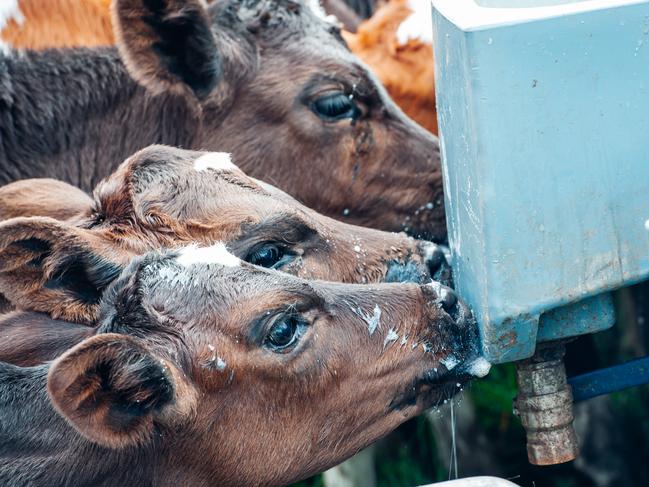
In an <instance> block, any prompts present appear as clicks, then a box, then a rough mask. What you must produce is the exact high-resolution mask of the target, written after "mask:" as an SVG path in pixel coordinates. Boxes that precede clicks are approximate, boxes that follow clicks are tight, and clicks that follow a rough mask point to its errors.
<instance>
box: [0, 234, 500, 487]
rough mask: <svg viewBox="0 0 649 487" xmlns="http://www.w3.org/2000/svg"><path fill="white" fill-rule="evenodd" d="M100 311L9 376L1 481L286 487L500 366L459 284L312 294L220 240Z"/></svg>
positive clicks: (138, 264)
mask: <svg viewBox="0 0 649 487" xmlns="http://www.w3.org/2000/svg"><path fill="white" fill-rule="evenodd" d="M100 307H101V313H100V315H99V320H98V326H97V328H96V330H95V331H94V333H93V336H91V337H89V338H86V339H85V340H83V341H82V342H81V343H79V344H78V345H77V346H75V347H74V348H72V349H70V350H68V351H67V352H66V353H64V354H63V355H62V356H61V357H59V358H58V359H57V360H55V361H54V362H53V363H52V364H51V365H49V364H45V365H40V366H37V367H32V368H20V367H16V366H12V365H8V364H4V363H3V364H0V415H1V416H2V418H3V421H2V422H0V483H2V485H8V486H15V485H32V486H44V485H116V486H117V485H120V486H121V485H159V486H167V485H169V486H171V485H173V486H176V485H192V486H198V487H200V486H213V485H219V486H228V485H285V484H287V483H289V482H292V481H295V480H298V479H300V478H304V477H307V476H309V475H312V474H314V473H316V472H319V471H322V470H324V469H325V468H327V467H329V466H331V465H334V464H336V463H338V462H340V461H341V460H343V459H344V458H346V457H348V456H350V455H351V454H353V453H354V452H355V451H357V450H358V449H360V448H362V447H364V446H366V445H367V444H369V443H371V442H372V441H374V440H376V439H377V438H379V437H380V436H382V435H384V434H386V433H387V432H388V431H390V430H392V429H394V428H395V427H396V426H397V425H398V424H400V423H401V422H403V421H405V420H407V419H408V418H411V417H413V416H414V415H416V414H418V413H420V412H421V411H422V410H424V409H425V408H428V407H431V406H434V405H435V404H437V403H438V402H439V401H440V400H441V399H443V398H444V397H446V396H447V395H449V394H452V393H453V391H454V390H456V389H457V387H456V383H460V382H463V381H464V380H466V379H467V378H469V377H470V376H471V375H472V373H474V374H475V373H484V372H485V368H486V367H488V366H487V365H486V364H485V363H484V360H482V359H479V358H478V357H477V355H476V351H475V350H476V346H477V343H476V327H475V324H474V323H473V321H472V320H471V318H470V315H469V313H468V310H467V309H466V308H465V307H464V306H463V305H462V304H461V303H459V302H458V301H457V299H456V298H455V296H454V295H453V292H452V291H451V290H450V289H448V288H444V287H439V286H432V285H424V286H420V285H415V284H382V285H373V286H370V285H364V286H359V285H346V284H332V283H324V282H319V281H315V282H310V281H305V280H302V279H299V278H296V277H294V276H290V275H287V274H284V273H278V272H276V271H272V270H271V271H269V270H264V269H261V268H259V267H254V266H250V265H249V264H246V263H242V262H240V261H239V260H238V259H236V258H235V257H234V256H232V255H231V254H228V253H227V252H226V251H225V248H224V246H223V245H222V244H218V245H216V246H214V247H211V248H203V249H197V248H193V247H190V248H185V249H182V250H180V251H175V252H171V253H163V254H153V255H148V256H145V257H144V258H137V259H136V260H135V261H134V262H133V263H132V264H130V265H129V266H128V267H127V268H126V269H125V270H124V271H123V272H122V274H121V277H120V278H118V279H117V280H115V282H114V283H113V284H112V285H111V287H110V288H109V289H108V290H107V292H106V294H105V295H104V297H103V298H102V301H101V303H100ZM46 388H47V391H48V394H49V398H50V400H51V402H52V403H53V405H54V409H53V408H52V406H51V405H50V403H49V400H48V397H47V395H46V393H45V390H46ZM55 411H56V412H55ZM57 413H58V414H57ZM43 425H47V427H46V429H44V426H43Z"/></svg>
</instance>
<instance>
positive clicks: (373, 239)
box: [0, 146, 448, 322]
mask: <svg viewBox="0 0 649 487" xmlns="http://www.w3.org/2000/svg"><path fill="white" fill-rule="evenodd" d="M50 184H51V185H52V189H53V191H52V194H51V200H50V202H47V196H45V197H40V193H41V192H44V193H46V192H47V189H46V188H47V187H48V186H49V185H50ZM32 185H33V186H32ZM16 186H17V188H16ZM75 191H77V192H78V190H74V188H71V191H70V194H71V195H75ZM35 193H36V194H35ZM65 193H66V190H65V188H64V185H62V184H61V183H56V184H52V183H51V182H48V181H40V180H33V182H32V181H27V182H20V183H14V184H10V185H7V186H5V187H3V188H0V217H1V216H2V214H3V213H4V214H14V215H15V214H20V211H19V210H23V211H26V212H27V213H28V214H32V215H33V214H39V213H36V212H37V211H40V212H41V213H40V214H41V215H52V216H55V217H56V216H57V215H60V214H61V213H62V210H61V206H62V207H63V210H65V211H64V212H65V213H74V209H76V215H74V216H72V217H70V218H69V219H68V220H67V221H55V220H53V219H51V218H17V219H12V220H9V221H6V222H4V223H2V224H0V274H2V276H3V277H2V278H1V279H0V293H2V294H4V295H5V296H6V297H7V298H8V299H9V300H10V301H11V302H13V303H14V304H15V305H16V306H18V307H19V308H22V309H29V310H33V311H42V312H47V313H51V314H52V315H53V316H54V317H63V318H66V319H69V320H74V321H82V322H88V321H92V320H93V318H94V316H93V314H92V313H91V312H90V309H91V308H92V306H94V304H96V301H97V299H98V297H99V296H100V295H101V291H102V289H103V288H104V287H105V286H106V285H107V284H108V283H109V282H110V281H111V280H112V279H113V278H114V277H115V275H116V274H117V273H118V272H119V270H120V268H121V267H122V266H123V265H124V264H125V263H127V262H128V261H130V259H131V258H132V257H133V256H135V255H141V254H143V253H145V252H147V251H149V250H153V249H158V248H174V247H178V246H182V245H188V244H191V243H199V244H202V245H208V244H211V243H214V242H216V241H224V242H225V243H226V244H227V246H228V249H230V250H231V251H232V252H233V253H234V254H235V255H237V256H238V257H240V258H241V259H243V260H245V261H247V262H250V263H253V264H257V265H261V266H263V267H272V268H275V269H280V270H282V271H285V272H288V273H291V274H294V275H297V276H300V277H304V278H310V279H324V280H329V281H338V282H356V283H369V282H380V281H388V282H396V281H400V282H402V281H416V282H426V281H429V280H430V279H431V277H436V278H440V277H443V278H445V279H448V267H447V266H446V265H445V259H444V254H443V251H442V250H441V248H440V247H439V246H437V245H435V244H432V243H430V242H424V241H417V240H414V239H413V238H411V237H407V236H406V235H405V234H395V233H389V232H381V231H378V230H372V229H368V228H363V227H356V226H352V225H348V224H345V223H342V222H339V221H336V220H333V219H331V218H327V217H324V216H322V215H320V214H318V213H316V212H314V211H312V210H310V209H308V208H306V207H305V206H303V205H301V204H299V203H298V202H297V201H295V200H294V199H293V198H291V197H290V196H288V195H287V194H286V193H283V192H282V191H280V190H278V189H276V188H274V187H272V186H270V185H267V184H265V183H262V182H260V181H257V180H255V179H253V178H250V177H248V176H246V175H245V174H244V173H243V172H241V171H240V170H239V169H238V168H237V167H236V166H234V165H233V164H232V163H231V161H230V158H229V155H228V154H226V153H213V152H212V153H210V152H207V153H206V152H193V151H186V150H181V149H175V148H171V147H166V146H152V147H149V148H147V149H144V150H142V151H140V152H138V153H137V154H135V155H134V156H132V157H131V158H129V159H128V160H127V161H125V162H124V163H123V164H122V165H121V166H120V167H119V168H118V169H117V171H116V172H115V173H114V174H112V175H111V176H110V177H108V178H107V179H106V180H105V181H103V182H101V183H100V184H99V185H98V186H97V188H96V189H95V192H94V199H92V200H91V199H90V198H88V197H85V198H83V197H76V198H70V199H68V200H67V201H66V202H64V203H60V202H59V199H60V198H65ZM36 274H39V277H40V279H41V281H40V284H39V287H37V288H31V287H30V286H32V285H33V283H34V282H36V281H35V280H34V276H35V275H36ZM62 281H65V284H64V285H63V286H61V282H62ZM68 281H76V287H75V289H77V291H76V292H75V293H74V294H72V295H64V294H63V291H62V290H64V289H65V290H69V289H71V288H72V285H71V284H72V282H68ZM41 285H42V286H45V288H46V289H47V292H46V293H41V290H40V286H41ZM30 289H31V290H32V291H33V292H36V293H38V297H37V298H36V297H32V295H31V292H30Z"/></svg>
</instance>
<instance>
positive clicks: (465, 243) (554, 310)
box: [433, 0, 649, 464]
mask: <svg viewBox="0 0 649 487" xmlns="http://www.w3.org/2000/svg"><path fill="white" fill-rule="evenodd" d="M433 23H434V40H433V44H434V50H435V75H436V88H437V102H438V116H439V126H440V142H441V147H442V157H443V171H444V186H445V195H446V209H447V218H448V229H449V244H450V247H451V251H452V255H453V270H454V279H455V283H456V288H457V290H458V291H459V294H460V295H461V296H462V297H463V298H464V299H465V300H466V301H467V302H468V303H469V304H470V305H471V307H472V309H473V311H474V313H475V315H476V318H477V320H478V322H479V325H480V330H481V337H482V343H483V352H484V354H485V356H486V357H487V359H488V360H490V361H491V362H494V363H502V362H511V361H521V360H523V359H528V360H527V361H524V362H520V364H521V365H520V366H519V388H520V389H521V394H520V395H519V398H518V400H517V404H516V408H517V409H518V412H519V413H520V414H521V419H522V421H523V424H524V425H525V426H526V427H527V429H528V453H529V456H530V460H531V461H532V462H533V463H537V464H545V463H558V462H561V461H566V460H569V459H571V458H574V456H575V455H576V446H574V447H568V448H563V449H561V448H559V450H556V448H555V446H556V445H554V446H548V445H550V444H552V443H557V442H558V443H570V442H572V443H575V445H576V440H575V439H574V433H572V432H571V431H572V428H571V422H572V413H571V409H572V396H571V395H570V388H569V387H568V386H567V385H566V380H565V371H563V370H564V369H563V359H562V352H561V351H557V350H560V347H559V349H557V348H556V347H554V348H553V346H552V345H544V346H542V347H537V344H539V343H541V342H543V343H545V342H550V343H557V342H556V341H557V340H562V339H566V338H570V337H574V336H577V335H582V334H585V333H593V332H597V331H600V330H604V329H606V328H609V327H610V326H612V325H613V323H614V318H615V317H614V312H613V305H612V300H611V297H610V294H609V291H611V290H614V289H616V288H620V287H622V286H627V285H629V284H632V283H636V282H638V281H641V280H644V279H647V278H649V1H646V0H645V1H638V0H617V1H616V0H581V1H579V0H576V1H575V0H573V1H568V0H433ZM535 351H536V353H537V355H534V354H535ZM548 354H549V355H548ZM533 355H534V356H533ZM530 357H532V358H530ZM548 367H549V368H548ZM553 367H554V368H553ZM562 371H563V372H562ZM557 374H558V375H557ZM550 376H553V377H554V378H555V379H556V377H559V379H558V382H557V383H556V384H554V385H552V386H549V383H550V382H552V381H551V380H548V377H550ZM553 380H554V379H553ZM523 389H525V390H526V391H525V394H523ZM566 391H567V393H566ZM550 395H554V396H553V399H554V402H553V401H552V400H550V398H549V396H550ZM522 396H523V397H522ZM530 398H531V399H534V400H531V401H528V400H527V399H530ZM522 399H524V400H522ZM546 399H547V401H545V400H546ZM543 401H545V402H543ZM559 403H560V404H561V406H560V407H559V406H557V404H559ZM542 410H545V412H548V411H550V410H551V411H550V412H551V414H550V416H552V418H551V417H549V416H545V417H541V416H539V415H538V414H537V413H539V412H540V411H542ZM567 411H570V414H568V413H567ZM553 421H554V422H553ZM555 427H556V428H555ZM555 429H557V431H559V433H557V431H555ZM530 431H533V432H534V434H535V435H536V436H535V437H534V438H532V436H534V435H531V434H530ZM544 442H545V443H544ZM571 448H572V450H573V451H572V452H570V451H567V450H570V449H571Z"/></svg>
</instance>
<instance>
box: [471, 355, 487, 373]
mask: <svg viewBox="0 0 649 487" xmlns="http://www.w3.org/2000/svg"><path fill="white" fill-rule="evenodd" d="M489 370H491V364H490V363H489V362H488V361H487V359H485V358H484V357H479V358H477V359H475V360H474V361H473V362H472V363H471V364H470V365H469V367H468V368H467V372H468V373H469V374H471V375H472V376H474V377H484V376H486V375H487V374H488V373H489Z"/></svg>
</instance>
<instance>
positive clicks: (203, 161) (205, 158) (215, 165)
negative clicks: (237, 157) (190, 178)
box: [194, 152, 238, 172]
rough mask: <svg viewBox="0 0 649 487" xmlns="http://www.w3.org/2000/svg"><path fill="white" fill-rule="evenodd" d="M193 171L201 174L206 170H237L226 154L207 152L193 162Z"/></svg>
mask: <svg viewBox="0 0 649 487" xmlns="http://www.w3.org/2000/svg"><path fill="white" fill-rule="evenodd" d="M194 169H196V171H198V172H203V171H207V170H208V169H213V170H215V171H234V170H236V169H238V168H237V166H235V165H234V164H233V163H232V156H231V155H230V154H229V153H228V152H208V153H207V154H203V155H202V156H200V157H199V158H198V159H196V160H195V161H194Z"/></svg>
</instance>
